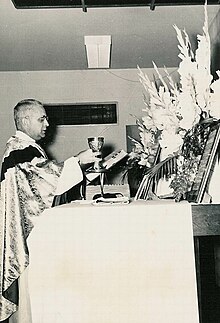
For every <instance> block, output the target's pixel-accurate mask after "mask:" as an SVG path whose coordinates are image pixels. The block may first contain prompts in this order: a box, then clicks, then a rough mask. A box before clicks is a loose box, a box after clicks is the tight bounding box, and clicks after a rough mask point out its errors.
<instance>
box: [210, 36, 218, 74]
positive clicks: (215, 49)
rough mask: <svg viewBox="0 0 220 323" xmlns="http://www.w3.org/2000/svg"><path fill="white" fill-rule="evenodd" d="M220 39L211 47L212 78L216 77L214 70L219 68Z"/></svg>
mask: <svg viewBox="0 0 220 323" xmlns="http://www.w3.org/2000/svg"><path fill="white" fill-rule="evenodd" d="M219 57H220V41H219V43H217V44H215V46H214V47H213V49H212V61H211V73H212V75H213V78H214V80H216V79H217V78H218V76H217V74H216V71H218V70H220V60H219Z"/></svg>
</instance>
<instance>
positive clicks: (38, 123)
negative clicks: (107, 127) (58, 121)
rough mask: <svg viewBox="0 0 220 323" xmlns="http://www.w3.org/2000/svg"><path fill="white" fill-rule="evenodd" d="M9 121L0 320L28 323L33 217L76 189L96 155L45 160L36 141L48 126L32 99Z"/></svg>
mask: <svg viewBox="0 0 220 323" xmlns="http://www.w3.org/2000/svg"><path fill="white" fill-rule="evenodd" d="M14 120H15V126H16V134H15V135H14V136H12V137H11V138H10V139H9V140H8V142H7V144H6V149H5V153H4V156H3V161H2V169H1V199H0V322H13V323H15V322H16V323H31V316H30V313H29V309H28V304H29V301H28V297H27V296H28V291H27V290H25V288H26V287H24V285H25V282H26V279H25V275H26V272H27V267H28V264H29V255H28V245H27V238H28V236H29V234H30V232H31V230H32V229H33V226H34V225H33V222H34V221H33V220H34V217H38V216H40V215H41V213H42V212H43V210H44V209H46V208H49V207H51V206H52V205H53V204H54V200H55V198H56V199H57V196H58V197H60V196H62V195H63V194H65V192H66V191H69V190H71V188H72V187H73V186H75V185H78V184H79V183H80V182H81V181H82V180H83V172H82V166H83V165H85V164H89V163H93V162H94V161H95V160H97V156H96V154H95V153H93V152H92V151H91V150H90V149H88V150H86V151H83V152H80V153H79V154H78V155H77V156H75V157H71V158H69V159H67V160H66V161H65V162H62V163H57V162H55V161H51V160H49V159H48V157H47V155H46V153H45V151H44V150H43V149H42V147H41V146H40V145H39V144H38V143H37V142H38V141H39V140H40V139H42V138H44V137H45V135H46V129H47V127H48V125H49V123H48V119H47V115H46V111H45V109H44V107H43V104H42V103H41V102H39V101H37V100H34V99H26V100H22V101H20V102H19V103H18V104H17V105H16V106H15V108H14ZM59 200H62V199H58V201H59ZM55 204H57V203H55ZM22 290H23V292H22ZM21 308H22V310H21ZM9 318H10V319H9Z"/></svg>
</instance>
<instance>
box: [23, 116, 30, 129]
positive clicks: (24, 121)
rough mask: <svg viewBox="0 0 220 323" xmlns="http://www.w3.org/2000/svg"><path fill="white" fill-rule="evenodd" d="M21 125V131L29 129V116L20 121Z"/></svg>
mask: <svg viewBox="0 0 220 323" xmlns="http://www.w3.org/2000/svg"><path fill="white" fill-rule="evenodd" d="M21 124H22V127H23V129H27V128H29V125H30V117H29V116H25V117H23V118H22V119H21Z"/></svg>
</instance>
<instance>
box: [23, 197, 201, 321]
mask: <svg viewBox="0 0 220 323" xmlns="http://www.w3.org/2000/svg"><path fill="white" fill-rule="evenodd" d="M86 203H88V201H85V202H84V204H83V203H82V204H80V203H77V202H75V203H71V204H68V205H63V206H59V207H55V208H52V209H48V210H46V211H44V212H43V215H42V216H41V217H39V218H37V219H36V223H35V228H34V229H33V231H32V233H31V235H30V237H29V239H28V245H29V252H30V266H29V272H28V274H29V281H28V283H29V292H30V299H31V308H32V323H58V322H59V323H72V322H74V323H148V322H149V323H151V322H154V323H162V322H163V323H164V322H169V323H198V322H199V315H198V301H197V288H196V273H195V259H194V250H193V248H194V247H193V227H192V213H191V205H190V204H189V203H185V202H183V203H175V202H173V201H170V202H167V201H166V202H159V203H158V202H156V201H136V202H132V203H130V204H126V205H111V206H109V205H107V206H103V205H102V206H97V205H96V206H94V205H91V204H86Z"/></svg>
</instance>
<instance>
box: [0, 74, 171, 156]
mask: <svg viewBox="0 0 220 323" xmlns="http://www.w3.org/2000/svg"><path fill="white" fill-rule="evenodd" d="M169 70H170V72H172V71H175V68H174V69H169ZM143 71H145V72H147V74H148V76H149V77H150V78H151V79H153V70H152V69H147V70H146V69H145V70H143ZM161 73H162V74H164V72H161ZM0 98H1V108H0V127H1V137H0V155H1V156H2V154H3V151H4V147H5V142H6V140H7V139H8V138H9V137H10V136H11V135H12V134H14V132H15V128H14V123H13V107H14V106H15V105H16V103H17V102H18V101H19V100H21V99H24V98H36V99H38V100H40V101H42V102H44V103H78V102H106V101H117V102H118V112H119V113H118V124H117V125H111V126H106V125H105V126H101V125H99V126H68V127H58V128H57V134H56V137H55V138H54V140H53V142H51V143H50V146H49V147H48V148H49V152H50V154H51V155H52V156H53V157H54V158H55V159H57V160H58V161H61V160H63V159H66V158H67V157H69V156H71V155H73V154H76V153H77V152H78V151H80V150H83V149H87V148H88V147H87V137H89V136H96V135H99V134H102V135H103V136H104V137H105V145H106V147H109V148H110V150H115V149H120V148H122V149H125V150H126V133H125V126H126V124H134V123H135V118H134V117H132V116H131V114H133V115H137V116H140V115H142V109H143V108H144V103H143V87H142V85H141V84H140V82H139V80H138V71H137V69H127V70H87V71H85V70H84V71H49V72H48V71H46V72H45V71H42V72H2V73H0Z"/></svg>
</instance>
